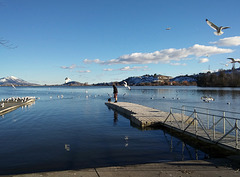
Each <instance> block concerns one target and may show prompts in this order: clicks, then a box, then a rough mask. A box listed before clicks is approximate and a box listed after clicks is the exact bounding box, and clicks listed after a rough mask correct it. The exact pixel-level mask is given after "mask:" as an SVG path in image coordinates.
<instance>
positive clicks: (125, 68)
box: [103, 66, 148, 71]
mask: <svg viewBox="0 0 240 177" xmlns="http://www.w3.org/2000/svg"><path fill="white" fill-rule="evenodd" d="M147 68H148V66H133V67H130V66H125V67H123V68H119V69H111V68H107V69H103V70H104V71H113V70H118V71H119V70H120V71H136V70H143V71H145V70H147Z"/></svg>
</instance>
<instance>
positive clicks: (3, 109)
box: [0, 97, 35, 116]
mask: <svg viewBox="0 0 240 177" xmlns="http://www.w3.org/2000/svg"><path fill="white" fill-rule="evenodd" d="M34 102H35V98H34V97H31V98H29V99H26V100H25V101H23V100H21V99H16V101H13V100H10V101H1V102H0V105H1V106H0V116H2V115H4V114H6V113H8V112H11V111H14V110H16V109H17V108H19V107H22V106H26V105H30V104H33V103H34Z"/></svg>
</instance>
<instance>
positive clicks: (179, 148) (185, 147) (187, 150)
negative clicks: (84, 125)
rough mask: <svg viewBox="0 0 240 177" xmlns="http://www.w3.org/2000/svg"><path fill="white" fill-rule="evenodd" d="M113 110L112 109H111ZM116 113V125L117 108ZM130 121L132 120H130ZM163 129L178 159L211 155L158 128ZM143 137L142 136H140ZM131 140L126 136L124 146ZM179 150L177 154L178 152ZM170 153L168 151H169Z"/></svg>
mask: <svg viewBox="0 0 240 177" xmlns="http://www.w3.org/2000/svg"><path fill="white" fill-rule="evenodd" d="M110 110H111V109H110ZM112 111H113V113H114V119H113V120H114V125H116V122H117V121H118V112H117V111H115V110H112ZM126 119H127V118H126ZM128 121H130V120H128ZM131 126H132V127H134V128H136V129H138V130H139V131H142V130H143V129H141V128H139V127H136V125H134V124H131ZM157 129H158V128H151V127H149V128H145V129H144V130H145V131H154V130H157ZM158 130H161V131H163V134H164V138H165V142H166V144H167V146H168V149H169V152H170V153H171V154H173V156H175V155H176V157H175V158H176V159H178V160H185V159H191V160H199V156H200V157H204V158H208V157H209V155H208V154H206V153H204V152H202V151H201V150H199V149H197V148H194V147H192V146H191V145H189V144H187V143H186V142H184V141H182V140H181V139H179V137H177V136H174V135H173V134H171V133H170V134H169V133H167V132H165V131H164V130H162V129H160V128H159V129H158ZM140 139H141V138H140ZM129 141H130V138H129V136H128V135H125V136H124V143H125V144H124V146H125V148H126V147H128V146H129ZM160 151H162V149H159V152H160ZM176 152H177V154H176ZM167 153H168V152H167Z"/></svg>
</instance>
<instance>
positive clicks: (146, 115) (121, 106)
mask: <svg viewBox="0 0 240 177" xmlns="http://www.w3.org/2000/svg"><path fill="white" fill-rule="evenodd" d="M105 104H106V105H107V106H108V107H109V108H111V109H113V110H116V111H118V112H120V113H122V114H125V115H126V116H128V117H129V118H130V120H131V122H133V123H134V124H136V125H137V126H139V127H141V128H144V127H148V126H154V125H156V124H159V123H163V122H164V121H165V119H166V118H167V116H168V115H169V112H164V111H160V110H158V109H154V108H150V107H147V106H143V105H140V104H135V103H128V102H118V103H113V102H107V103H105ZM174 117H175V118H176V119H177V120H178V121H179V122H182V121H186V119H187V118H188V117H187V116H182V115H181V114H178V113H176V114H174ZM167 121H168V122H172V121H173V118H169V119H168V120H167ZM189 121H190V120H189Z"/></svg>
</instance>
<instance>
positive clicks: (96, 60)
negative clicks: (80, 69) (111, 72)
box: [83, 59, 104, 64]
mask: <svg viewBox="0 0 240 177" xmlns="http://www.w3.org/2000/svg"><path fill="white" fill-rule="evenodd" d="M83 62H84V63H97V64H101V63H104V62H103V61H101V60H99V59H95V60H89V59H85V60H83Z"/></svg>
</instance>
